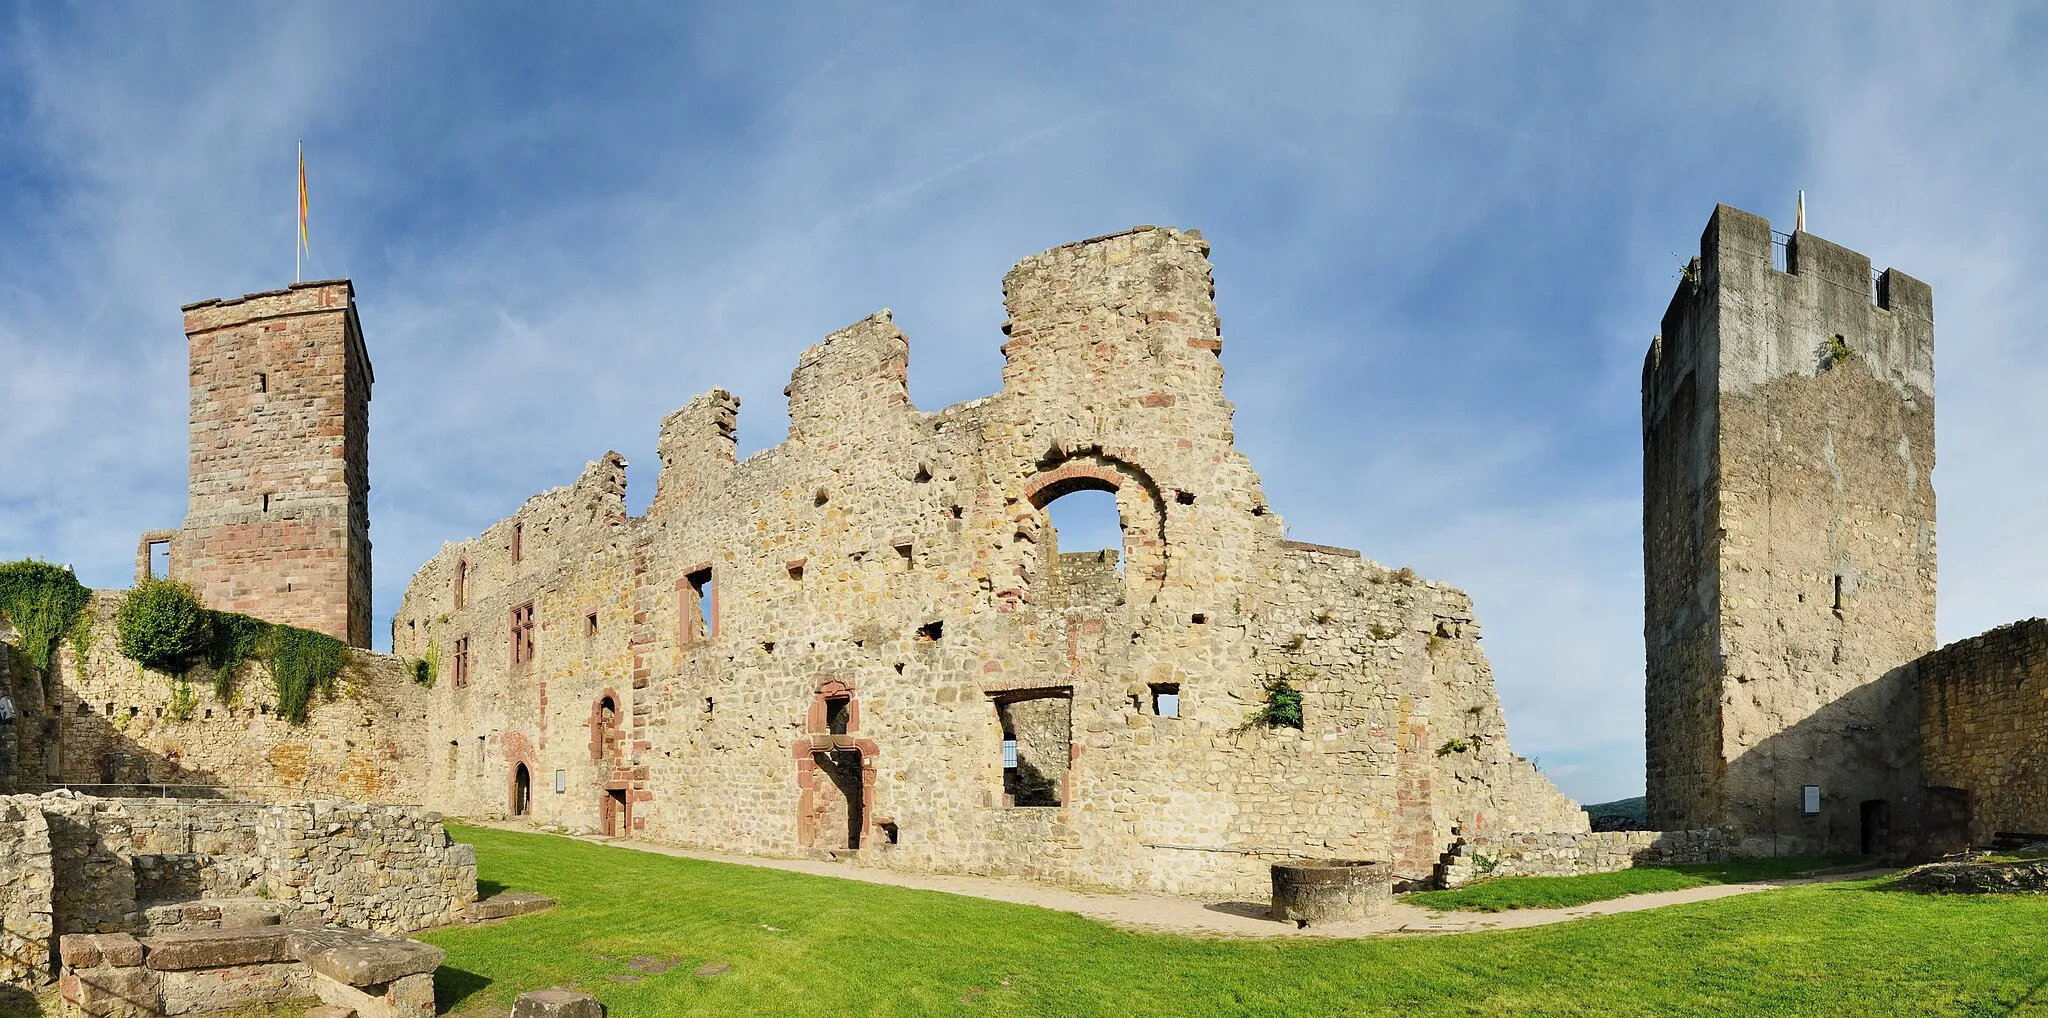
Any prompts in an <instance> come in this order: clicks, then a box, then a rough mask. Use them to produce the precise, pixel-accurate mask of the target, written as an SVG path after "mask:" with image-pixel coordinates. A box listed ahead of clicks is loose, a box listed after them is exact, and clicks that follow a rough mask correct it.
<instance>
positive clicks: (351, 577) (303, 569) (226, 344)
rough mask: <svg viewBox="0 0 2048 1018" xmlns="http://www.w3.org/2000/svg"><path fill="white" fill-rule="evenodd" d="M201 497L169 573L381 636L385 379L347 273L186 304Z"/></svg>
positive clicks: (231, 600)
mask: <svg viewBox="0 0 2048 1018" xmlns="http://www.w3.org/2000/svg"><path fill="white" fill-rule="evenodd" d="M184 311H185V334H186V336H187V338H188V340H189V342H190V349H191V378H192V414H191V429H192V436H191V497H190V506H189V508H188V510H187V512H186V515H185V522H184V526H183V527H182V528H181V529H179V530H177V531H175V532H167V533H153V534H151V535H147V536H146V537H145V538H144V541H143V545H142V547H141V549H139V551H140V556H139V560H138V562H137V571H138V573H139V574H142V573H146V572H147V571H148V569H149V565H148V561H147V557H146V556H147V555H148V550H149V548H148V544H149V541H150V540H151V539H152V538H157V537H161V536H168V537H169V540H170V574H171V576H173V577H175V578H177V579H180V580H184V581H186V582H188V583H191V584H192V585H193V586H194V587H196V588H197V589H198V590H199V593H200V596H201V597H203V598H204V599H205V600H206V603H207V604H208V605H209V606H211V607H214V608H220V609H224V610H228V611H237V612H242V613H244V614H248V615H254V616H256V617H258V618H261V619H267V620H269V621H272V622H283V623H289V624H291V625H295V626H301V627H304V628H306V629H312V630H316V631H319V632H323V633H327V634H329V635H331V636H334V637H336V638H338V639H341V640H344V641H347V642H348V643H349V644H350V645H352V646H356V647H368V646H369V645H370V517H369V490H370V474H369V427H370V423H369V403H370V385H371V382H372V379H373V376H372V374H371V370H370V359H369V355H368V353H367V352H366V349H365V347H364V345H363V338H362V325H361V323H360V321H359V320H358V319H357V316H356V307H355V290H354V287H352V286H351V285H350V284H349V282H348V281H347V280H327V281H323V282H310V283H294V284H292V286H291V287H289V288H287V289H284V290H273V291H269V292H267V293H252V294H249V295H247V296H244V297H240V298H235V299H231V300H206V301H200V302H198V303H196V304H188V305H186V306H185V309H184Z"/></svg>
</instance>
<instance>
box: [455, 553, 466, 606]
mask: <svg viewBox="0 0 2048 1018" xmlns="http://www.w3.org/2000/svg"><path fill="white" fill-rule="evenodd" d="M467 603H469V556H467V555H465V556H463V557H462V558H459V559H456V560H455V610H456V611H461V610H462V608H463V605H465V604H467Z"/></svg>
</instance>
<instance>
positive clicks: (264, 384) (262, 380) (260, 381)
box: [256, 371, 270, 392]
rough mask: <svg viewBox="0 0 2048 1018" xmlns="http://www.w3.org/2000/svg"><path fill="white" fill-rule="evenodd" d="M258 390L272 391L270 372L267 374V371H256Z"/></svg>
mask: <svg viewBox="0 0 2048 1018" xmlns="http://www.w3.org/2000/svg"><path fill="white" fill-rule="evenodd" d="M256 391H257V392H269V391H270V376H269V375H268V374H266V373H264V372H261V371H258V372H257V373H256Z"/></svg>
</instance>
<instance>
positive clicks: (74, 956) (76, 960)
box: [57, 933, 100, 969]
mask: <svg viewBox="0 0 2048 1018" xmlns="http://www.w3.org/2000/svg"><path fill="white" fill-rule="evenodd" d="M57 957H58V958H60V959H62V960H63V962H64V966H65V967H66V968H74V969H89V968H92V967H93V966H95V965H98V964H99V963H100V942H99V937H98V936H96V935H94V934H91V933H66V934H64V935H63V936H61V937H58V938H57Z"/></svg>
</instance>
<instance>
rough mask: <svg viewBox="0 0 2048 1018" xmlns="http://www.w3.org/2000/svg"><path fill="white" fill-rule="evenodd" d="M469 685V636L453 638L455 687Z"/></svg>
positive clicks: (461, 687)
mask: <svg viewBox="0 0 2048 1018" xmlns="http://www.w3.org/2000/svg"><path fill="white" fill-rule="evenodd" d="M468 687H469V637H467V636H458V637H456V638H455V688H457V689H466V688H468Z"/></svg>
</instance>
